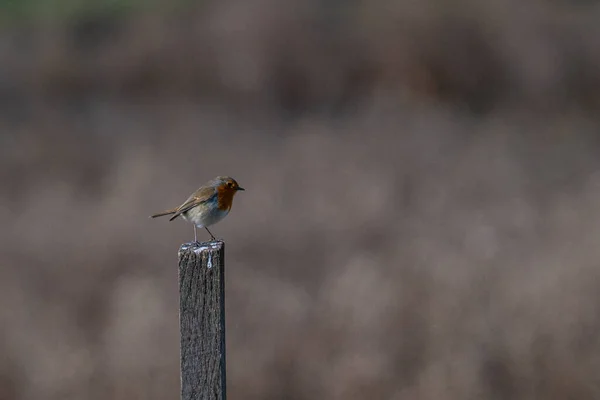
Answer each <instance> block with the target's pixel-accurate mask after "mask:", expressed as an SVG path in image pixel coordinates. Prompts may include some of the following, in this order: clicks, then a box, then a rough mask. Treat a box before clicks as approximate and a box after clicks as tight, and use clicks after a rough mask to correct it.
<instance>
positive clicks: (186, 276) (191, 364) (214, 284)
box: [179, 241, 226, 400]
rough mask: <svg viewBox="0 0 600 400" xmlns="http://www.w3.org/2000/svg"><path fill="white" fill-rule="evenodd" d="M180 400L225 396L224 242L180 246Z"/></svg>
mask: <svg viewBox="0 0 600 400" xmlns="http://www.w3.org/2000/svg"><path fill="white" fill-rule="evenodd" d="M179 328H180V334H181V400H213V399H214V400H225V399H226V391H225V389H226V387H225V384H226V375H225V243H223V242H222V241H212V242H203V243H186V244H183V245H182V246H181V248H180V249H179Z"/></svg>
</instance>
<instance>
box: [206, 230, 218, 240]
mask: <svg viewBox="0 0 600 400" xmlns="http://www.w3.org/2000/svg"><path fill="white" fill-rule="evenodd" d="M204 229H206V232H208V234H209V235H210V238H211V240H217V239H216V238H215V235H213V234H212V233H210V231H209V230H208V228H207V227H204Z"/></svg>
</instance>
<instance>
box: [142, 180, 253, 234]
mask: <svg viewBox="0 0 600 400" xmlns="http://www.w3.org/2000/svg"><path fill="white" fill-rule="evenodd" d="M242 190H245V189H244V188H243V187H241V186H240V185H239V184H238V183H237V182H236V180H235V179H233V178H231V177H229V176H217V177H216V178H214V179H211V180H210V181H208V182H207V183H206V184H205V185H203V186H201V187H200V188H199V189H198V190H196V191H195V192H194V193H192V194H191V195H190V197H188V198H187V200H186V201H185V202H183V204H181V205H180V206H179V207H175V208H172V209H170V210H166V211H162V212H159V213H157V214H154V215H151V216H150V218H157V217H162V216H165V215H171V218H170V219H169V221H173V220H174V219H176V218H177V217H179V216H181V217H182V218H183V219H184V220H186V221H188V222H191V223H192V224H193V225H194V242H195V243H197V242H198V235H197V232H196V228H197V227H198V228H204V229H206V231H207V232H208V234H209V235H210V238H211V240H216V239H215V236H214V235H213V234H212V233H211V232H210V231H209V230H208V227H209V226H211V225H214V224H216V223H217V222H219V221H221V220H222V219H223V218H225V217H226V216H227V214H229V211H230V210H231V205H232V204H233V197H234V196H235V194H236V193H237V192H239V191H242Z"/></svg>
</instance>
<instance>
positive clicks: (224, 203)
mask: <svg viewBox="0 0 600 400" xmlns="http://www.w3.org/2000/svg"><path fill="white" fill-rule="evenodd" d="M234 195H235V190H231V189H229V188H228V187H226V186H219V187H218V188H217V207H218V208H219V210H221V211H229V210H231V205H232V204H233V196H234Z"/></svg>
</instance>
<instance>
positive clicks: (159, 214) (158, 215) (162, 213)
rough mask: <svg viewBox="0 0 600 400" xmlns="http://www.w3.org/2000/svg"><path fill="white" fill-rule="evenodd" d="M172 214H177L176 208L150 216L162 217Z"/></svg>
mask: <svg viewBox="0 0 600 400" xmlns="http://www.w3.org/2000/svg"><path fill="white" fill-rule="evenodd" d="M171 214H175V209H173V210H167V211H163V212H160V213H158V214H154V215H151V216H150V218H156V217H162V216H165V215H171Z"/></svg>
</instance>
